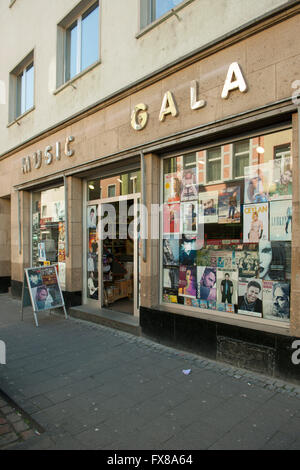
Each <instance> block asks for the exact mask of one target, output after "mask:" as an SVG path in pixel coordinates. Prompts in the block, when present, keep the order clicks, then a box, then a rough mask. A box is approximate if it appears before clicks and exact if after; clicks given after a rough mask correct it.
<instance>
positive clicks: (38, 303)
mask: <svg viewBox="0 0 300 470" xmlns="http://www.w3.org/2000/svg"><path fill="white" fill-rule="evenodd" d="M25 272H26V277H27V282H28V288H29V291H30V297H31V301H32V305H33V309H34V311H35V312H39V311H42V310H49V309H51V308H56V307H62V306H64V301H63V297H62V292H61V289H60V285H59V282H58V277H57V272H56V268H55V266H48V267H40V268H29V269H26V270H25Z"/></svg>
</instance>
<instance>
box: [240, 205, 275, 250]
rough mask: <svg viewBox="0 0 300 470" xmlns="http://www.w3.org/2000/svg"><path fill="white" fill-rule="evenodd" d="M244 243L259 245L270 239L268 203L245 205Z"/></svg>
mask: <svg viewBox="0 0 300 470" xmlns="http://www.w3.org/2000/svg"><path fill="white" fill-rule="evenodd" d="M243 238H244V243H259V242H260V241H261V240H268V238H269V208H268V203H262V204H245V205H244V234H243Z"/></svg>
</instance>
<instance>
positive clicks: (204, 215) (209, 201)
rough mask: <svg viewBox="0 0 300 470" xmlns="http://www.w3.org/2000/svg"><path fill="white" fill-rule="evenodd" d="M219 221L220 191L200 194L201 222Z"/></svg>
mask: <svg viewBox="0 0 300 470" xmlns="http://www.w3.org/2000/svg"><path fill="white" fill-rule="evenodd" d="M202 222H203V223H205V224H212V223H218V191H209V192H207V193H206V192H204V193H200V194H199V223H202Z"/></svg>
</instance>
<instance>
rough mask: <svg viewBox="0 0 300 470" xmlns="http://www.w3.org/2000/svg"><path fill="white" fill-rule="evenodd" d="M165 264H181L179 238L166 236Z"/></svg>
mask: <svg viewBox="0 0 300 470" xmlns="http://www.w3.org/2000/svg"><path fill="white" fill-rule="evenodd" d="M163 256H164V264H165V265H167V266H178V264H179V239H178V238H165V239H164V241H163Z"/></svg>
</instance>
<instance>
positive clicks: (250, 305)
mask: <svg viewBox="0 0 300 470" xmlns="http://www.w3.org/2000/svg"><path fill="white" fill-rule="evenodd" d="M262 295H263V290H262V280H261V279H253V278H248V279H246V278H240V279H239V296H238V313H239V314H241V315H250V316H254V317H260V318H261V317H262V312H263V302H262Z"/></svg>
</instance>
